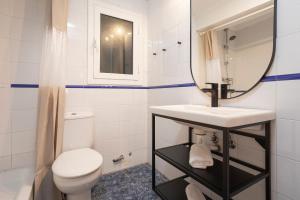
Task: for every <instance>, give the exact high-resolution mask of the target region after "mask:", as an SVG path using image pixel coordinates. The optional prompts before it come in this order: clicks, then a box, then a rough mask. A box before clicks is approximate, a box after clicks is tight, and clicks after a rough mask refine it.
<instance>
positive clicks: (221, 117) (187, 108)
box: [150, 105, 275, 127]
mask: <svg viewBox="0 0 300 200" xmlns="http://www.w3.org/2000/svg"><path fill="white" fill-rule="evenodd" d="M150 110H151V112H152V113H154V114H158V115H164V116H169V117H173V118H178V119H184V120H189V121H194V122H199V123H204V124H211V125H214V126H220V127H237V126H243V125H248V124H254V123H258V122H263V121H269V120H273V119H275V112H274V111H272V110H260V109H245V108H232V107H208V106H203V105H168V106H152V107H150Z"/></svg>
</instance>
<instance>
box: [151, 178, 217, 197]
mask: <svg viewBox="0 0 300 200" xmlns="http://www.w3.org/2000/svg"><path fill="white" fill-rule="evenodd" d="M188 184H189V183H188V182H186V181H185V180H184V178H178V179H175V180H172V181H169V182H166V183H163V184H160V185H158V186H156V188H155V192H156V193H157V194H158V195H159V196H160V197H161V198H162V199H163V200H188V199H187V196H186V194H185V188H186V186H188ZM205 198H206V199H207V200H211V199H210V198H209V197H207V196H205Z"/></svg>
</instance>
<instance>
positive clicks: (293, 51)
mask: <svg viewBox="0 0 300 200" xmlns="http://www.w3.org/2000/svg"><path fill="white" fill-rule="evenodd" d="M299 7H300V3H299ZM299 43H300V32H298V33H295V34H291V35H288V36H286V37H281V38H279V39H278V40H277V52H276V53H277V54H276V55H277V58H276V62H277V72H278V74H293V73H300V68H299V63H300V58H299V56H298V55H299V51H300V47H299V45H297V44H299Z"/></svg>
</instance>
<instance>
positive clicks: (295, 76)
mask: <svg viewBox="0 0 300 200" xmlns="http://www.w3.org/2000/svg"><path fill="white" fill-rule="evenodd" d="M289 80H300V73H296V74H283V75H273V76H266V77H264V78H263V79H262V82H274V81H289ZM195 86H196V84H195V83H182V84H172V85H158V86H115V85H67V86H66V88H73V89H134V90H153V89H165V88H182V87H195ZM38 87H39V85H38V84H11V88H38Z"/></svg>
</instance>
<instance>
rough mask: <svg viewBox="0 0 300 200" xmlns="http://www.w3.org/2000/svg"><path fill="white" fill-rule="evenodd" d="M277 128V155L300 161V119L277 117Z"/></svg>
mask: <svg viewBox="0 0 300 200" xmlns="http://www.w3.org/2000/svg"><path fill="white" fill-rule="evenodd" d="M277 128H278V136H277V137H278V138H277V142H278V144H277V147H278V149H277V153H278V155H281V156H285V157H288V158H290V159H293V160H296V161H300V147H299V145H298V144H299V142H300V136H299V132H300V121H294V120H285V119H279V120H278V124H277Z"/></svg>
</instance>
